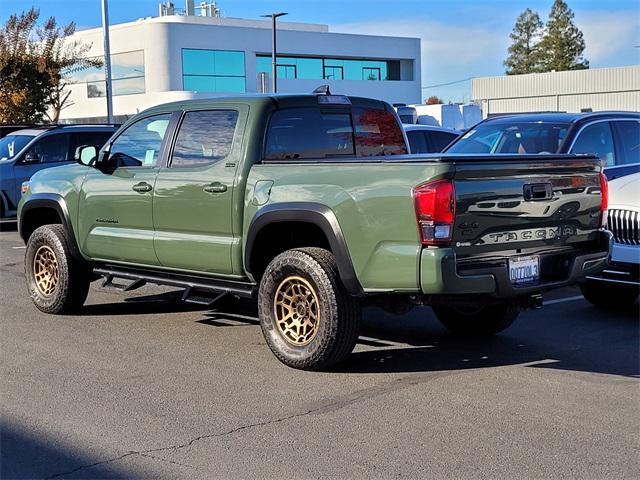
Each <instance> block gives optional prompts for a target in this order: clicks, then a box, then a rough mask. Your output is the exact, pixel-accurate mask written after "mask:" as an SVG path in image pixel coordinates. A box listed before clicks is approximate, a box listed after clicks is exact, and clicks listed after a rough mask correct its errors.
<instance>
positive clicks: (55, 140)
mask: <svg viewBox="0 0 640 480" xmlns="http://www.w3.org/2000/svg"><path fill="white" fill-rule="evenodd" d="M27 156H28V157H30V158H33V159H37V163H52V162H68V161H70V160H71V157H70V156H69V135H68V134H60V135H49V136H48V137H45V138H43V139H42V140H40V141H38V142H37V143H36V144H35V145H34V146H33V147H32V148H31V149H30V150H29V152H28V153H27Z"/></svg>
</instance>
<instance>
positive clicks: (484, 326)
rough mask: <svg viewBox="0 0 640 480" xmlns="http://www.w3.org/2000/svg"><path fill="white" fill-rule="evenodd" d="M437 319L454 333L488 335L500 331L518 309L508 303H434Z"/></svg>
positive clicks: (507, 326) (517, 313) (508, 323)
mask: <svg viewBox="0 0 640 480" xmlns="http://www.w3.org/2000/svg"><path fill="white" fill-rule="evenodd" d="M433 311H434V313H435V314H436V317H438V320H440V322H441V323H442V324H443V325H444V326H445V327H446V328H447V330H449V331H450V332H451V333H455V334H456V335H464V336H489V335H495V334H496V333H499V332H502V331H503V330H506V329H507V328H509V327H510V326H511V324H512V323H513V322H515V320H516V319H517V318H518V315H519V314H520V310H519V309H518V307H516V306H514V305H511V304H509V303H497V304H489V305H476V306H471V307H462V306H459V307H456V306H447V305H435V306H434V307H433Z"/></svg>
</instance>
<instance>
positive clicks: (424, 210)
mask: <svg viewBox="0 0 640 480" xmlns="http://www.w3.org/2000/svg"><path fill="white" fill-rule="evenodd" d="M413 201H414V204H415V208H416V219H417V220H418V230H419V231H420V240H421V241H422V243H423V244H424V245H439V244H443V243H448V242H450V241H451V237H452V233H453V222H454V220H455V215H456V194H455V190H454V188H453V182H452V181H451V180H436V181H435V182H429V183H423V184H422V185H418V186H417V187H416V188H414V189H413Z"/></svg>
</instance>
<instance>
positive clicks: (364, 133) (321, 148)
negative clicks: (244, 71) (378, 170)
mask: <svg viewBox="0 0 640 480" xmlns="http://www.w3.org/2000/svg"><path fill="white" fill-rule="evenodd" d="M354 127H355V128H354ZM399 153H407V152H406V147H405V143H404V137H403V135H402V131H401V130H400V126H399V125H398V122H397V121H396V119H395V116H394V115H393V114H391V113H389V112H387V111H385V110H377V109H364V108H354V109H353V112H349V111H331V110H321V109H320V108H315V107H304V108H288V109H282V110H277V111H275V112H274V113H273V115H272V116H271V120H270V123H269V128H268V130H267V138H266V145H265V159H267V160H305V159H323V158H341V157H353V156H377V155H395V154H399Z"/></svg>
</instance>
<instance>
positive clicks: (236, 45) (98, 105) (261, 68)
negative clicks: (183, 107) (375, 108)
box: [60, 1, 421, 121]
mask: <svg viewBox="0 0 640 480" xmlns="http://www.w3.org/2000/svg"><path fill="white" fill-rule="evenodd" d="M189 3H190V2H189V1H187V5H189ZM192 3H193V2H191V4H192ZM192 8H193V7H192ZM161 13H162V15H161V16H159V17H155V18H144V19H140V20H138V21H134V22H130V23H124V24H118V25H112V26H111V28H110V29H109V31H110V40H111V66H112V80H113V82H112V85H113V110H114V115H115V116H116V119H117V120H123V119H124V118H126V117H127V116H130V115H133V114H135V113H137V112H139V111H141V110H143V109H145V108H148V107H150V106H153V105H157V104H159V103H164V102H169V101H174V100H181V99H188V98H198V97H203V96H213V95H225V94H226V95H228V94H238V93H257V92H258V93H259V92H261V91H263V90H264V87H265V85H270V77H271V20H270V19H269V20H264V21H263V20H246V19H236V18H220V17H218V16H215V15H216V13H217V11H214V12H213V16H196V15H195V14H193V11H191V12H184V13H183V14H180V15H177V14H172V13H174V9H173V8H171V9H169V10H168V11H167V8H166V7H165V6H164V5H162V6H161ZM186 13H189V14H186ZM203 13H204V12H203ZM207 13H208V14H209V15H211V13H212V12H211V11H209V12H207ZM284 18H286V17H284ZM277 25H278V28H277V40H278V42H277V44H278V61H277V64H278V67H277V77H278V93H310V92H312V91H313V90H314V89H315V88H316V87H318V86H319V85H323V84H328V85H329V86H330V88H331V91H332V93H340V94H346V95H359V96H366V97H373V98H378V99H382V100H386V101H388V102H391V103H397V102H402V103H418V102H420V98H421V90H420V85H421V83H420V40H419V39H417V38H402V37H383V36H371V35H351V34H342V33H331V32H329V28H328V26H327V25H319V24H307V23H292V22H287V21H284V20H283V19H279V20H278V24H277ZM71 40H72V41H80V42H82V43H86V44H90V45H91V50H90V51H89V53H88V56H90V57H98V58H104V49H103V34H102V29H101V28H95V29H90V30H83V31H80V32H77V33H76V34H75V35H74V36H73V37H72V38H71ZM104 79H105V76H104V71H103V69H102V68H95V69H87V70H83V71H80V72H76V73H74V74H73V77H72V79H71V84H70V86H69V88H70V90H71V95H70V98H69V103H68V106H67V107H65V108H64V109H63V110H62V112H61V116H60V119H61V120H62V121H69V120H81V121H98V120H103V119H104V118H105V117H106V99H105V80H104Z"/></svg>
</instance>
